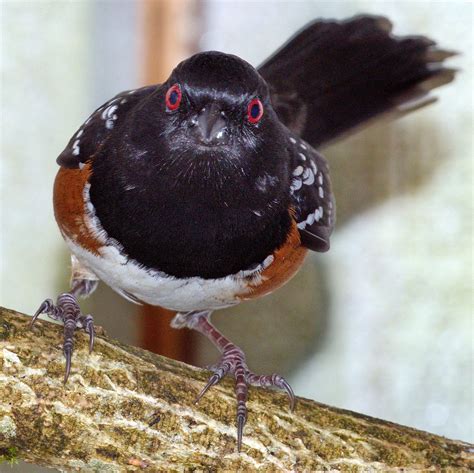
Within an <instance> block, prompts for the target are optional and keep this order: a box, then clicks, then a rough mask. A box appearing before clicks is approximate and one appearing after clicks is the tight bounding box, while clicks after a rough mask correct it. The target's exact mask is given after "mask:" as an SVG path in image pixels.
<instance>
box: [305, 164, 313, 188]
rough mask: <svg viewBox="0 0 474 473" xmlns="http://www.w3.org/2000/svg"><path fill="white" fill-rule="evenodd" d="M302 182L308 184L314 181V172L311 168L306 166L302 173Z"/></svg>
mask: <svg viewBox="0 0 474 473" xmlns="http://www.w3.org/2000/svg"><path fill="white" fill-rule="evenodd" d="M303 182H304V183H305V184H306V185H307V186H310V185H311V184H313V183H314V174H313V171H311V169H309V168H306V169H305V171H304V173H303Z"/></svg>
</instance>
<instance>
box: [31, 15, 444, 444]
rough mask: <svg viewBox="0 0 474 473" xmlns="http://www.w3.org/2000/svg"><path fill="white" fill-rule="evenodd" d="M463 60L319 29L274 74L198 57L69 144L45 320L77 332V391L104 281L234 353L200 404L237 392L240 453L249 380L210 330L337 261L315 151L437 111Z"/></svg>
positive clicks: (298, 39)
mask: <svg viewBox="0 0 474 473" xmlns="http://www.w3.org/2000/svg"><path fill="white" fill-rule="evenodd" d="M450 54H451V53H449V52H446V51H442V50H440V49H437V48H436V47H435V45H434V43H433V42H432V41H430V40H428V39H426V38H423V37H395V36H393V35H392V34H391V24H390V22H389V21H388V20H387V19H385V18H381V17H371V16H359V17H355V18H352V19H350V20H348V21H343V22H335V21H316V22H314V23H312V24H310V25H309V26H307V27H306V28H304V29H303V30H302V31H300V32H299V33H297V34H296V35H295V36H294V37H293V38H292V39H291V40H290V41H289V42H288V43H287V44H286V45H284V46H283V47H282V48H281V49H280V50H279V51H277V52H276V53H275V54H274V55H273V56H272V57H271V58H270V59H268V60H267V61H266V62H265V63H264V64H263V65H262V66H260V67H259V68H257V69H255V68H254V67H252V66H251V65H250V64H248V63H247V62H245V61H243V60H242V59H240V58H238V57H236V56H232V55H229V54H224V53H220V52H214V51H213V52H204V53H199V54H196V55H194V56H192V57H191V58H189V59H187V60H185V61H183V62H182V63H180V64H179V65H178V66H177V67H176V69H175V70H174V71H173V72H172V74H171V76H170V78H169V79H168V80H167V81H166V82H165V83H164V84H159V85H151V86H147V87H143V88H140V89H136V90H130V91H127V92H123V93H121V94H118V95H117V96H115V97H114V98H113V99H111V100H109V101H108V102H107V103H105V104H104V105H102V106H101V107H99V108H98V109H97V110H96V111H95V112H94V113H92V115H91V116H90V117H89V118H88V119H87V120H86V121H85V122H84V124H83V125H82V126H81V127H80V128H79V130H78V131H77V132H76V133H75V134H74V136H73V137H72V138H71V140H70V142H69V144H68V145H67V147H66V149H65V150H64V151H63V152H62V153H61V154H60V156H59V158H58V159H57V162H58V164H59V166H60V168H59V171H58V174H57V177H56V181H55V184H54V209H55V215H56V220H57V222H58V225H59V228H60V230H61V233H62V235H63V237H64V239H65V240H66V243H67V245H68V247H69V249H70V251H71V253H72V284H71V286H72V287H71V291H70V292H69V293H66V294H62V295H60V296H59V297H58V300H57V302H56V304H53V302H52V301H51V300H50V299H48V300H46V301H45V302H43V304H42V305H41V307H40V308H39V309H38V311H37V312H36V314H35V316H34V319H33V320H35V319H36V317H37V316H38V315H39V314H40V313H47V314H49V315H50V316H52V317H54V318H57V319H61V320H63V321H64V326H65V329H64V331H65V337H64V353H65V356H66V375H65V380H66V379H67V377H68V375H69V371H70V365H71V355H72V350H73V334H74V330H75V329H76V328H83V329H85V330H86V332H88V333H89V335H90V340H91V349H92V345H93V337H94V326H93V321H92V317H91V316H84V315H82V313H81V311H80V309H79V306H78V304H77V299H76V298H77V297H78V296H88V295H89V294H90V293H92V292H93V291H94V289H95V288H96V286H97V284H98V280H99V279H100V280H102V281H104V282H105V283H106V284H108V285H109V286H111V287H112V288H113V289H114V290H116V291H117V292H118V293H120V294H121V295H123V296H124V297H125V298H127V299H129V300H131V301H133V302H137V303H141V302H144V303H147V304H153V305H159V306H162V307H166V308H169V309H173V310H176V311H178V314H177V315H176V317H175V318H174V320H173V322H172V325H173V327H175V328H181V327H188V328H191V329H195V330H197V331H199V332H201V333H202V334H204V335H205V336H207V337H208V338H209V339H210V341H211V342H212V343H213V344H214V345H216V347H217V348H218V349H219V350H220V352H221V353H222V357H221V359H220V362H219V363H218V364H217V365H216V366H215V367H214V374H213V375H212V376H211V378H210V380H209V382H208V383H207V385H206V386H205V387H204V389H203V390H202V392H201V394H200V395H199V397H201V396H202V395H203V394H204V393H205V392H206V390H207V389H208V388H209V387H211V386H213V385H214V384H216V383H218V382H219V381H220V380H221V379H222V378H223V377H224V376H225V375H227V374H232V375H233V376H234V377H235V381H236V384H235V391H236V395H237V403H238V405H237V426H238V429H237V438H238V447H239V449H240V445H241V441H242V432H243V427H244V424H245V421H246V417H247V410H246V400H247V395H248V385H257V386H264V387H277V388H282V389H284V390H285V391H286V393H287V394H288V397H289V400H290V404H291V407H293V406H294V403H295V399H294V395H293V391H292V389H291V387H290V386H289V384H288V383H287V382H286V381H285V380H284V379H283V378H282V377H281V376H279V375H276V374H273V375H270V376H260V375H256V374H254V373H252V372H251V371H250V370H249V369H248V367H247V365H246V362H245V356H244V353H243V352H242V350H241V349H240V348H239V347H237V346H235V345H234V344H233V343H232V342H231V341H230V340H228V339H227V338H226V337H224V335H222V334H221V333H220V332H219V331H218V330H217V329H216V328H215V327H214V326H213V325H212V324H211V322H210V315H211V313H212V311H213V310H215V309H221V308H223V307H229V306H232V305H235V304H238V303H240V302H242V301H245V300H249V299H253V298H256V297H261V296H264V295H266V294H269V293H271V292H272V291H274V290H275V289H277V288H278V287H280V286H281V285H283V284H285V283H286V282H287V281H288V280H289V279H290V278H291V277H292V276H293V275H294V274H295V273H296V272H297V271H298V269H299V268H300V266H301V265H302V263H303V260H304V258H305V255H306V253H307V252H308V250H310V251H318V252H324V251H327V250H328V249H329V237H330V235H331V232H332V230H333V228H334V222H335V204H334V197H333V194H332V191H331V183H330V179H329V174H328V165H327V162H326V160H325V159H324V158H323V157H322V156H321V155H320V154H319V153H318V152H317V151H316V150H315V149H314V147H316V146H321V145H324V144H326V143H327V142H329V141H331V140H333V139H335V138H337V137H339V136H340V135H341V134H344V133H346V132H348V131H351V130H353V129H354V128H355V127H357V126H358V125H361V124H363V123H365V122H366V121H368V120H370V119H372V118H374V117H376V116H379V115H381V114H384V113H385V114H387V113H389V114H392V115H401V114H404V113H406V112H407V111H411V110H413V109H415V108H418V107H420V106H422V105H425V104H427V103H429V102H431V101H432V96H430V95H429V94H428V93H429V91H430V89H432V88H433V87H436V86H439V85H441V84H444V83H447V82H449V81H451V80H452V78H453V71H452V70H451V69H447V68H444V67H443V65H442V62H443V60H444V59H445V58H447V57H448V56H450Z"/></svg>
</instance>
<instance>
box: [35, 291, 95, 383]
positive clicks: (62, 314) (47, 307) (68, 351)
mask: <svg viewBox="0 0 474 473" xmlns="http://www.w3.org/2000/svg"><path fill="white" fill-rule="evenodd" d="M41 314H47V315H48V316H49V317H51V318H52V319H54V320H61V321H62V322H63V323H64V342H63V352H64V357H65V358H66V369H65V374H64V383H66V381H67V380H68V378H69V374H70V372H71V362H72V353H73V351H74V332H75V330H76V329H78V328H79V329H83V330H84V331H85V332H86V333H88V334H89V353H90V352H92V350H93V348H94V339H95V330H94V319H93V318H92V315H90V314H88V315H82V312H81V309H80V307H79V304H78V303H77V299H76V297H75V296H74V295H73V294H71V293H68V292H66V293H63V294H61V295H59V296H58V299H57V301H56V305H55V304H54V303H53V301H52V300H51V299H46V300H45V301H43V302H42V303H41V305H40V306H39V308H38V310H37V311H36V312H35V315H34V316H33V318H32V319H31V323H30V327H32V326H33V324H34V323H35V322H36V320H37V318H38V317H39V316H40V315H41Z"/></svg>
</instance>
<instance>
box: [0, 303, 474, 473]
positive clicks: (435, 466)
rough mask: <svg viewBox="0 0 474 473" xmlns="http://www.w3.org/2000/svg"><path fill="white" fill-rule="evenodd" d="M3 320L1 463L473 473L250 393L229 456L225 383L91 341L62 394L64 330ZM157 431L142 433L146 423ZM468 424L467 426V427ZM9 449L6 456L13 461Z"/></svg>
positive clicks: (349, 415) (443, 456)
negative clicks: (210, 382)
mask: <svg viewBox="0 0 474 473" xmlns="http://www.w3.org/2000/svg"><path fill="white" fill-rule="evenodd" d="M29 321H30V318H29V317H27V316H25V315H22V314H19V313H17V312H14V311H11V310H7V309H1V310H0V458H1V455H2V452H4V453H5V455H4V458H6V457H7V456H6V454H7V453H8V452H11V451H15V452H17V454H18V457H19V458H21V459H23V460H26V461H28V462H32V463H36V464H39V465H43V466H49V467H54V468H58V469H60V470H64V471H100V472H104V471H114V472H115V471H139V470H142V469H146V471H188V470H200V471H203V470H204V471H209V470H210V471H216V470H227V471H237V470H239V471H249V470H251V471H253V470H257V469H259V470H262V471H328V470H336V471H338V470H340V471H379V470H380V471H397V470H399V471H401V470H402V469H405V470H404V471H406V469H408V470H414V469H418V470H440V469H445V470H448V471H449V470H451V471H454V470H465V471H468V470H469V469H471V468H474V455H473V446H472V445H469V444H467V443H464V442H460V441H453V440H448V439H446V438H443V437H439V436H436V435H432V434H429V433H426V432H421V431H418V430H415V429H411V428H408V427H403V426H400V425H396V424H392V423H390V422H386V421H383V420H378V419H374V418H370V417H367V416H363V415H360V414H355V413H353V412H349V411H344V410H341V409H335V408H332V407H328V406H324V405H322V404H318V403H316V402H313V401H309V400H306V399H299V400H298V404H297V407H296V411H295V412H294V413H290V412H289V411H288V407H287V399H286V397H285V396H284V395H282V394H280V393H275V392H268V391H265V390H262V389H252V390H251V395H250V401H249V403H248V407H249V419H248V423H247V426H246V427H245V435H244V442H243V448H242V452H241V453H240V454H239V453H237V452H236V430H235V425H234V424H235V400H234V393H233V386H232V381H231V380H225V381H224V382H223V383H222V384H221V385H218V386H216V387H214V388H212V389H211V390H210V391H209V392H208V393H207V394H206V396H205V397H204V398H203V399H202V400H201V402H200V404H199V405H197V406H196V405H195V404H194V399H195V397H196V395H197V394H198V392H199V391H200V389H201V388H202V386H203V383H204V382H205V380H206V379H207V377H208V373H207V372H205V371H202V370H199V369H196V368H193V367H190V366H186V365H184V364H181V363H178V362H175V361H172V360H169V359H166V358H163V357H160V356H157V355H154V354H152V353H149V352H146V351H144V350H140V349H138V348H134V347H129V346H124V345H122V344H121V343H119V342H117V341H115V340H111V339H109V338H107V337H106V336H105V335H102V336H98V337H97V340H96V346H95V349H94V352H93V353H92V355H89V353H88V349H87V344H88V341H87V336H86V335H85V334H83V333H79V334H77V335H76V348H75V352H74V356H73V369H72V372H71V376H70V378H69V381H68V383H67V384H66V385H64V384H63V375H64V358H63V356H62V351H61V341H62V327H61V326H59V325H56V324H52V323H49V322H45V321H39V322H38V323H37V325H35V327H34V328H33V329H32V330H30V329H29ZM152 419H154V421H155V422H154V424H153V425H151V426H150V420H152ZM466 421H468V420H466ZM12 449H14V450H12Z"/></svg>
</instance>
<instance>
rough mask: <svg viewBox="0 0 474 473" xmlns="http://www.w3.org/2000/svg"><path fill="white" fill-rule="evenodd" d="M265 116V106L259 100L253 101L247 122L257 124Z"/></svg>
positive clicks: (249, 107) (250, 104) (249, 108)
mask: <svg viewBox="0 0 474 473" xmlns="http://www.w3.org/2000/svg"><path fill="white" fill-rule="evenodd" d="M262 116H263V105H262V102H260V100H258V99H253V100H251V101H250V102H249V105H248V107H247V120H248V121H249V122H250V123H257V122H259V121H260V119H261V118H262Z"/></svg>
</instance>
